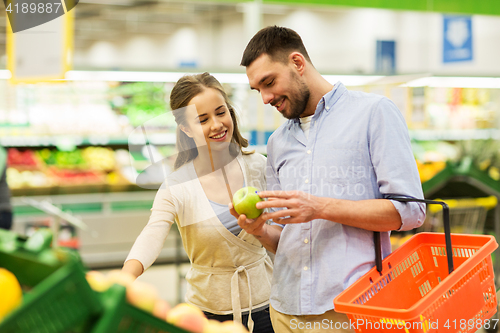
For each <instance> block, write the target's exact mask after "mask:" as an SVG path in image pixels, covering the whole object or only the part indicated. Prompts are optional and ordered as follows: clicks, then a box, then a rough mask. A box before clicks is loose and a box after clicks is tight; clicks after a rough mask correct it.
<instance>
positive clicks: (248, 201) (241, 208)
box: [233, 186, 264, 219]
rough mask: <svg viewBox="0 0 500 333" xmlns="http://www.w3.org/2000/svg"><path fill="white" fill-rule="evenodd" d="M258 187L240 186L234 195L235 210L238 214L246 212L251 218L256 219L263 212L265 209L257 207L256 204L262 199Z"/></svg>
mask: <svg viewBox="0 0 500 333" xmlns="http://www.w3.org/2000/svg"><path fill="white" fill-rule="evenodd" d="M257 191H258V190H257V189H256V188H255V187H252V186H247V187H243V188H240V189H239V190H238V191H236V193H235V194H234V195H233V206H234V210H235V211H236V213H238V214H245V215H246V217H247V218H249V219H256V218H257V217H259V216H260V214H262V212H263V211H264V210H263V209H257V207H255V204H256V203H257V202H259V201H262V199H261V198H260V197H259V195H258V194H257Z"/></svg>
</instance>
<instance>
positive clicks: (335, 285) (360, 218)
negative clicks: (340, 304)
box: [230, 26, 425, 333]
mask: <svg viewBox="0 0 500 333" xmlns="http://www.w3.org/2000/svg"><path fill="white" fill-rule="evenodd" d="M241 65H242V66H245V67H246V73H247V76H248V79H249V82H250V86H251V88H252V89H255V90H257V91H259V92H260V94H261V95H262V99H263V101H264V103H266V104H268V103H270V104H271V105H273V106H275V107H276V109H277V110H278V111H279V112H280V113H281V114H282V115H283V116H284V117H286V118H287V119H289V120H288V122H286V123H284V124H283V125H282V126H281V127H280V128H278V129H277V130H276V131H275V132H274V133H273V135H272V136H271V137H270V138H269V142H268V146H267V152H268V156H267V163H268V171H267V182H268V184H267V191H264V192H260V193H259V195H260V196H261V197H262V198H268V199H269V200H267V201H263V202H260V203H258V204H257V207H258V208H268V209H271V212H266V213H263V214H262V215H261V216H260V217H259V218H257V219H256V220H249V219H246V217H245V216H244V215H238V214H237V213H236V212H235V211H234V209H232V207H231V205H230V208H231V209H232V213H233V215H235V216H237V217H238V223H239V225H240V226H241V227H242V228H243V229H245V230H246V231H247V232H248V233H250V234H253V235H255V236H256V237H257V238H258V239H259V240H260V241H261V243H262V244H263V245H264V246H265V247H266V248H267V249H268V250H270V251H271V252H275V253H276V257H275V268H274V273H273V281H272V287H271V288H272V289H271V308H270V311H271V320H272V323H273V326H274V330H275V331H276V332H280V333H282V332H323V331H325V332H332V331H333V332H335V331H337V332H351V331H352V330H351V329H352V328H353V327H352V326H350V327H348V325H347V323H346V322H347V316H345V315H343V314H340V313H337V312H335V311H334V310H333V307H334V306H333V299H334V298H335V297H336V296H337V295H338V294H339V293H340V292H342V291H343V290H344V289H346V288H347V287H348V286H349V285H351V284H352V283H353V282H355V281H356V280H357V279H358V278H360V277H361V276H362V275H364V274H365V273H366V272H367V271H368V270H370V269H371V268H372V267H373V266H374V265H375V263H374V261H375V250H374V241H373V239H374V238H373V231H380V232H381V245H382V255H383V256H384V257H385V256H387V255H388V254H389V253H390V239H389V233H390V231H391V230H410V229H412V228H415V227H418V226H420V225H421V224H422V223H423V221H424V218H425V205H424V204H419V203H400V202H396V201H392V200H388V199H384V198H386V197H388V196H389V195H398V196H405V197H414V198H423V194H422V188H421V184H420V180H419V176H418V170H417V167H416V163H415V159H414V158H413V154H412V150H411V145H410V140H409V137H408V130H407V127H406V124H405V121H404V118H403V116H402V115H401V113H400V111H399V110H398V109H397V107H396V106H395V105H394V103H392V102H391V101H390V100H389V99H387V98H385V97H382V96H378V95H374V94H366V93H362V92H354V91H348V90H347V89H346V88H345V87H344V85H343V84H342V83H340V82H338V83H336V84H335V85H334V86H333V85H331V84H330V83H329V82H328V81H326V80H325V79H324V78H323V77H322V76H321V75H320V74H319V72H318V71H317V70H316V69H315V68H314V66H313V65H312V63H311V60H310V58H309V56H308V54H307V51H306V49H305V47H304V45H303V43H302V40H301V38H300V36H299V35H298V34H297V33H296V32H295V31H293V30H291V29H287V28H282V27H276V26H273V27H267V28H264V29H262V30H261V31H259V32H258V33H257V34H256V35H255V36H254V37H253V38H252V40H251V41H250V42H249V44H248V45H247V47H246V49H245V51H244V54H243V58H242V62H241ZM285 208H286V209H285ZM267 220H273V221H274V222H278V223H279V224H281V226H280V225H278V224H276V223H272V224H271V225H270V224H266V221H267ZM336 322H339V323H344V324H346V325H344V329H340V330H335V327H337V328H338V327H340V326H341V325H337V326H335V323H336Z"/></svg>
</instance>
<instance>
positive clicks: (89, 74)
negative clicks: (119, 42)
mask: <svg viewBox="0 0 500 333" xmlns="http://www.w3.org/2000/svg"><path fill="white" fill-rule="evenodd" d="M185 74H187V73H180V72H179V73H176V72H125V71H68V72H66V75H65V78H66V80H68V81H121V82H177V80H179V79H180V78H181V77H182V76H183V75H185Z"/></svg>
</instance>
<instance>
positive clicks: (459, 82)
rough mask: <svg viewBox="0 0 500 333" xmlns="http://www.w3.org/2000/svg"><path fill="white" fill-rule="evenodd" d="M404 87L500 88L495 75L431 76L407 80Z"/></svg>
mask: <svg viewBox="0 0 500 333" xmlns="http://www.w3.org/2000/svg"><path fill="white" fill-rule="evenodd" d="M402 86H404V87H434V88H438V87H442V88H492V89H495V88H500V78H496V77H458V76H431V77H424V78H421V79H416V80H413V81H409V82H407V83H406V84H404V85H402Z"/></svg>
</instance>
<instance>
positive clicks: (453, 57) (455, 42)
mask: <svg viewBox="0 0 500 333" xmlns="http://www.w3.org/2000/svg"><path fill="white" fill-rule="evenodd" d="M443 27H444V31H443V63H450V62H461V61H472V59H473V52H472V18H471V17H470V16H444V17H443Z"/></svg>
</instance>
